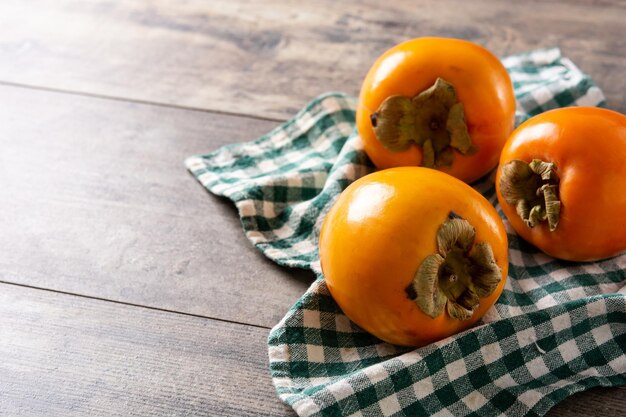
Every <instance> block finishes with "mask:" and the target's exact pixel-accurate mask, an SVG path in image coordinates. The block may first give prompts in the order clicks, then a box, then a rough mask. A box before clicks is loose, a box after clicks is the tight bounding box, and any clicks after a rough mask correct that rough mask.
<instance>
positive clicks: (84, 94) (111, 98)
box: [0, 80, 285, 123]
mask: <svg viewBox="0 0 626 417" xmlns="http://www.w3.org/2000/svg"><path fill="white" fill-rule="evenodd" d="M0 86H6V87H14V88H24V89H27V90H35V91H45V92H49V93H58V94H65V95H71V96H78V97H87V98H97V99H101V100H109V101H116V102H122V103H133V104H141V105H145V106H153V107H162V108H166V109H174V110H186V111H194V112H202V113H211V114H215V115H217V116H232V117H245V118H248V119H253V120H261V121H266V122H276V123H283V122H285V119H281V118H278V117H269V116H259V115H254V114H250V113H239V112H231V111H226V110H218V109H210V108H204V107H193V106H184V105H179V104H170V103H162V102H158V101H150V100H141V99H135V98H130V97H119V96H109V95H106V94H98V93H90V92H88V91H78V90H68V89H63V88H54V87H46V86H41V85H31V84H23V83H16V82H11V81H3V80H0Z"/></svg>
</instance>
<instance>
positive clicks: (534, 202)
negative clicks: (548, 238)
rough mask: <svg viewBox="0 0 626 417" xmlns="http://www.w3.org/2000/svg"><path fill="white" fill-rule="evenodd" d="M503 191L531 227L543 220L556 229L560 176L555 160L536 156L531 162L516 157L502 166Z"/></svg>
mask: <svg viewBox="0 0 626 417" xmlns="http://www.w3.org/2000/svg"><path fill="white" fill-rule="evenodd" d="M501 169H502V171H501V175H500V193H501V194H502V197H504V199H505V200H506V202H507V203H508V204H510V205H512V206H513V207H515V210H516V212H517V214H518V216H520V217H521V218H522V220H524V223H526V225H527V226H528V227H531V228H532V227H535V226H537V225H538V224H540V223H541V222H543V221H547V222H548V228H549V229H550V231H551V232H554V231H555V230H556V228H557V226H558V225H559V215H560V212H561V202H560V201H559V177H558V176H557V174H556V169H557V166H556V165H555V164H554V163H552V162H544V161H542V160H540V159H533V160H532V161H531V162H530V163H526V162H524V161H520V160H519V159H514V160H512V161H509V162H507V163H506V164H504V165H503V166H502V168H501Z"/></svg>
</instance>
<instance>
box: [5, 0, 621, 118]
mask: <svg viewBox="0 0 626 417" xmlns="http://www.w3.org/2000/svg"><path fill="white" fill-rule="evenodd" d="M625 21H626V5H625V3H624V2H623V1H576V2H569V1H562V2H555V1H549V2H545V1H539V0H536V1H524V2H515V3H511V2H504V1H499V0H479V1H472V2H463V1H459V0H424V1H420V2H415V1H411V0H400V1H393V2H390V1H382V2H381V1H376V0H350V1H342V2H341V3H338V2H336V1H335V0H324V1H308V2H305V1H272V2H263V1H255V0H239V1H232V0H212V1H210V2H207V1H204V0H191V1H186V2H172V1H168V0H156V1H155V0H150V1H148V0H132V1H119V2H112V1H110V0H94V1H89V2H85V1H77V0H57V1H49V0H32V1H28V2H25V1H23V0H3V1H2V2H0V80H1V81H5V82H13V83H19V84H27V85H36V86H45V87H49V88H58V89H65V90H70V91H80V92H87V93H92V94H102V95H107V96H115V97H123V98H128V99H135V100H148V101H155V102H159V103H169V104H175V105H182V106H189V107H198V108H203V109H211V110H218V111H228V112H235V113H239V114H247V115H254V116H265V117H274V118H281V119H283V118H286V117H289V116H290V115H291V114H293V112H294V111H296V110H298V109H299V108H301V107H302V105H303V104H304V103H305V102H307V101H308V100H310V99H311V98H313V97H314V96H316V95H318V94H320V93H321V92H324V91H327V90H342V91H347V92H349V93H353V94H356V93H357V92H358V89H359V86H360V83H361V80H362V78H363V76H364V75H365V73H366V71H367V69H368V67H369V65H370V64H371V63H372V61H373V60H374V59H375V57H377V56H378V55H379V54H380V53H381V52H383V51H384V50H385V49H387V48H389V47H390V46H392V45H393V44H395V43H397V42H399V41H402V40H405V39H408V38H412V37H417V36H430V35H433V36H448V37H459V38H465V39H470V40H473V41H476V42H478V43H480V44H483V45H485V46H487V47H488V48H490V49H491V50H493V51H494V52H495V53H496V54H498V55H507V54H512V53H516V52H522V51H526V50H530V49H534V48H540V47H552V46H559V47H561V48H562V50H563V53H564V54H565V55H566V56H568V57H570V58H572V59H573V60H574V62H576V63H577V64H578V65H580V66H581V68H582V69H583V70H585V71H587V72H588V73H590V74H592V75H593V77H594V78H595V79H596V80H597V81H598V82H599V84H600V86H601V87H602V88H603V89H604V91H605V92H606V94H607V96H608V98H609V101H610V104H611V105H612V106H613V107H615V108H617V109H618V110H621V111H623V112H626V104H625V94H626V93H625V92H626V77H624V76H623V74H624V67H623V65H624V61H625V58H626V42H624V38H625V36H626V35H625V34H624V22H625Z"/></svg>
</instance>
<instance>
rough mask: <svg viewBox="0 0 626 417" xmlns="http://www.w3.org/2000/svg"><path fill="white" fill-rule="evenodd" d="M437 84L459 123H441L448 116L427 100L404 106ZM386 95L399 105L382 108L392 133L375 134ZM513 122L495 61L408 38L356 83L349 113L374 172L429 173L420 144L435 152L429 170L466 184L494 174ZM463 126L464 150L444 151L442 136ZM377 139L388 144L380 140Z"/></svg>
mask: <svg viewBox="0 0 626 417" xmlns="http://www.w3.org/2000/svg"><path fill="white" fill-rule="evenodd" d="M438 79H441V80H445V81H446V82H447V83H449V84H446V85H448V86H449V85H451V86H452V89H453V92H452V93H451V94H452V97H450V98H449V100H451V101H449V103H448V104H450V105H451V104H453V103H456V102H459V103H461V104H462V107H461V109H462V110H461V109H456V110H459V111H460V112H461V115H464V117H460V118H459V117H457V119H458V122H457V125H456V127H454V126H450V125H449V124H446V117H447V115H449V114H452V113H446V111H443V112H442V110H441V109H440V106H439V104H433V101H432V100H426V101H424V102H423V103H422V104H421V105H420V106H417V107H416V108H415V109H413V108H412V107H411V105H410V103H409V99H411V98H413V99H415V97H416V96H417V95H419V94H420V93H422V92H424V91H425V90H427V89H428V88H429V87H431V86H433V85H434V84H435V83H436V81H437V80H438ZM392 96H393V97H405V98H406V99H405V100H404V101H403V102H401V103H398V105H397V106H390V107H394V108H391V109H390V110H389V111H388V113H389V117H390V119H389V120H392V121H393V123H391V122H389V123H387V125H389V124H393V125H394V126H386V129H385V130H386V131H387V132H383V131H382V130H381V131H377V130H376V129H382V128H381V127H380V126H378V125H380V122H379V121H378V119H377V117H378V118H380V117H381V116H380V115H381V114H382V113H384V111H383V110H382V109H383V106H382V105H383V103H385V101H386V100H387V99H388V98H389V97H392ZM435 101H436V100H435ZM448 108H449V106H448V107H446V109H448ZM399 112H400V113H402V115H401V116H398V113H399ZM457 116H458V115H457ZM514 119H515V97H514V94H513V88H512V84H511V81H510V78H509V76H508V74H507V72H506V70H505V68H504V66H503V65H502V64H501V63H500V61H499V60H498V59H497V58H496V57H495V56H494V55H493V54H491V53H490V52H489V51H487V50H486V49H485V48H483V47H481V46H479V45H476V44H474V43H471V42H468V41H464V40H458V39H444V38H418V39H413V40H410V41H407V42H404V43H401V44H399V45H397V46H395V47H393V48H391V49H390V50H388V51H387V52H385V53H384V54H383V55H382V56H381V57H380V58H379V59H378V60H377V61H376V62H375V63H374V65H373V66H372V68H371V69H370V71H369V73H368V74H367V76H366V78H365V80H364V82H363V84H362V87H361V93H360V97H359V106H358V110H357V128H358V131H359V134H360V137H361V139H362V140H363V143H364V146H365V151H366V152H367V154H368V155H369V157H370V159H371V160H372V161H373V162H374V164H375V165H376V166H377V167H378V168H380V169H385V168H391V167H396V166H429V165H428V164H427V163H425V162H426V160H425V157H424V155H425V152H424V149H425V147H424V146H425V145H424V142H425V141H428V140H430V139H432V144H433V145H434V148H435V152H438V151H437V148H438V147H439V148H440V149H439V150H440V152H439V153H438V155H437V154H435V155H434V157H435V159H434V160H433V161H431V162H434V166H433V167H435V168H437V169H439V170H441V171H444V172H446V173H449V174H451V175H453V176H455V177H457V178H459V179H461V180H462V181H465V182H468V183H469V182H472V181H474V180H476V179H478V178H480V177H482V176H483V175H485V174H486V173H488V172H489V171H490V170H491V169H493V168H495V166H496V165H497V163H498V159H499V155H500V151H501V149H502V146H503V145H504V143H505V142H506V139H507V138H508V136H509V134H510V133H511V131H512V130H513V124H514ZM450 120H452V117H450ZM463 120H464V121H465V126H466V127H467V133H468V134H469V137H470V138H471V144H472V147H466V148H465V149H462V146H457V147H456V148H455V147H454V146H453V145H454V144H452V145H450V144H447V145H446V140H449V138H448V139H446V136H448V133H449V131H450V129H456V130H462V129H461V128H462V125H463V123H461V122H462V121H463ZM377 124H378V125H377ZM398 124H400V125H401V126H400V127H398V126H396V125H398ZM413 124H415V126H418V128H417V130H416V129H414V126H413ZM374 125H377V126H376V127H374ZM398 129H399V130H398ZM385 135H387V136H388V137H387V138H386V139H384V140H382V139H381V138H384V136H385ZM385 140H386V142H385ZM437 143H439V145H437ZM460 149H462V151H463V152H461V150H460ZM463 153H465V154H463ZM430 159H432V157H431V158H430Z"/></svg>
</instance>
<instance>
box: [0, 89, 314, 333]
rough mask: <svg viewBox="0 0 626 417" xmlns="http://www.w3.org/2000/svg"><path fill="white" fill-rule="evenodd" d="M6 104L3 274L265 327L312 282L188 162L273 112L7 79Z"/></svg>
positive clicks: (246, 133) (250, 130)
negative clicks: (267, 250)
mask: <svg viewBox="0 0 626 417" xmlns="http://www.w3.org/2000/svg"><path fill="white" fill-rule="evenodd" d="M0 109H2V111H0V149H2V152H1V153H0V184H2V192H0V230H1V231H2V233H0V253H2V254H4V256H0V280H2V281H10V282H14V283H21V284H27V285H32V286H36V287H41V288H48V289H54V290H59V291H65V292H71V293H78V294H83V295H88V296H93V297H98V298H106V299H110V300H116V301H123V302H126V303H133V304H140V305H147V306H152V307H158V308H162V309H167V310H175V311H182V312H185V313H191V314H198V315H202V316H206V317H215V318H219V319H223V320H230V321H237V322H241V323H247V324H254V325H259V326H264V327H271V326H273V325H274V324H276V323H277V322H278V320H280V318H281V317H282V316H283V315H284V314H285V312H286V311H287V310H288V308H289V307H290V306H291V305H292V304H293V303H294V301H295V300H296V299H297V298H298V297H299V296H300V295H301V294H302V293H303V292H304V291H305V290H306V288H307V286H308V284H309V281H310V279H311V278H310V276H309V275H308V274H304V273H302V272H297V271H289V272H288V271H287V270H286V269H284V268H280V267H278V266H276V265H275V264H273V263H272V262H270V261H268V260H267V259H266V258H264V257H263V256H262V255H261V254H260V253H259V252H258V251H257V250H256V249H255V248H254V247H253V246H252V244H250V243H249V242H248V240H247V239H246V238H245V237H244V234H243V233H242V231H241V225H240V223H239V217H238V216H237V213H236V210H235V208H234V207H233V206H232V204H231V203H230V202H227V201H225V200H223V199H219V198H216V197H214V196H212V195H209V194H208V193H206V192H205V191H204V189H203V188H202V187H201V186H200V185H199V184H198V183H197V182H196V181H195V180H194V178H193V177H192V176H191V175H190V174H189V173H188V172H187V170H186V168H185V166H184V165H183V160H184V158H185V157H187V156H190V155H193V154H196V153H200V152H203V151H207V150H211V149H214V148H216V147H218V146H219V145H223V144H225V143H228V142H233V141H242V140H247V139H251V138H253V137H254V136H255V135H256V136H258V135H261V134H262V133H265V131H267V130H269V129H271V128H272V127H273V126H274V125H275V123H274V122H267V121H259V120H253V119H244V118H240V117H233V116H224V115H215V114H209V113H206V112H196V111H186V110H185V111H183V110H178V109H170V108H163V107H156V106H148V105H142V104H134V103H124V102H119V101H111V100H102V99H96V98H91V97H77V96H73V95H68V94H60V93H50V92H42V91H36V90H29V89H23V88H15V87H6V86H5V87H2V86H0Z"/></svg>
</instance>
